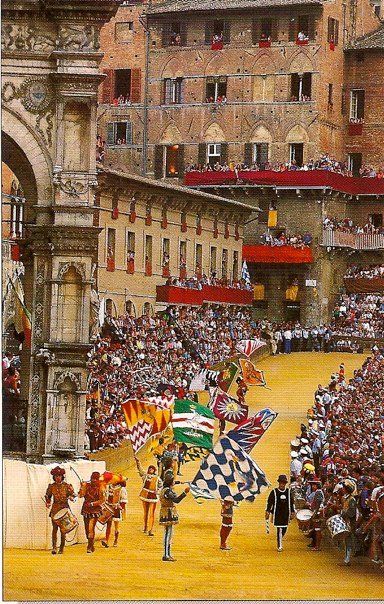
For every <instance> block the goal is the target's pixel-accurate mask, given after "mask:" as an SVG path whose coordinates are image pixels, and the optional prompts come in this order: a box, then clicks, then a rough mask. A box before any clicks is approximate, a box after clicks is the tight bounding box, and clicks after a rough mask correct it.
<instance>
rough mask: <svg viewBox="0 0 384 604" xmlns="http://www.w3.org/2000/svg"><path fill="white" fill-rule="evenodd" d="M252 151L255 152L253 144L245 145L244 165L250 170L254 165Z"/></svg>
mask: <svg viewBox="0 0 384 604" xmlns="http://www.w3.org/2000/svg"><path fill="white" fill-rule="evenodd" d="M252 150H253V143H245V145H244V163H245V165H246V166H248V168H250V167H251V165H252V163H253V158H252Z"/></svg>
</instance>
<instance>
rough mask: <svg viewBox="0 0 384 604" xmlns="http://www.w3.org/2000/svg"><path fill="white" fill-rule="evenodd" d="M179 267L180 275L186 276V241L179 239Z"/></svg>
mask: <svg viewBox="0 0 384 604" xmlns="http://www.w3.org/2000/svg"><path fill="white" fill-rule="evenodd" d="M179 267H180V276H181V277H182V278H184V277H185V276H186V270H187V242H186V241H180V247H179Z"/></svg>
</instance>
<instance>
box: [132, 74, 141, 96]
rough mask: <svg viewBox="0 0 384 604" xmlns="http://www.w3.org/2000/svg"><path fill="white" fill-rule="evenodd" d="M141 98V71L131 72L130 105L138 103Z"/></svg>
mask: <svg viewBox="0 0 384 604" xmlns="http://www.w3.org/2000/svg"><path fill="white" fill-rule="evenodd" d="M140 98H141V69H132V71H131V103H140Z"/></svg>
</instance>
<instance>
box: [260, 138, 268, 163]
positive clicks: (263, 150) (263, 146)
mask: <svg viewBox="0 0 384 604" xmlns="http://www.w3.org/2000/svg"><path fill="white" fill-rule="evenodd" d="M267 162H268V143H260V165H261V166H265V164H266V163H267Z"/></svg>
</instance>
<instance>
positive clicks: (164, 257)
mask: <svg viewBox="0 0 384 604" xmlns="http://www.w3.org/2000/svg"><path fill="white" fill-rule="evenodd" d="M170 249H171V242H170V240H169V239H165V238H164V239H163V245H162V251H161V266H162V270H163V277H169V276H170V274H171V273H170V269H169V264H170Z"/></svg>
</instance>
